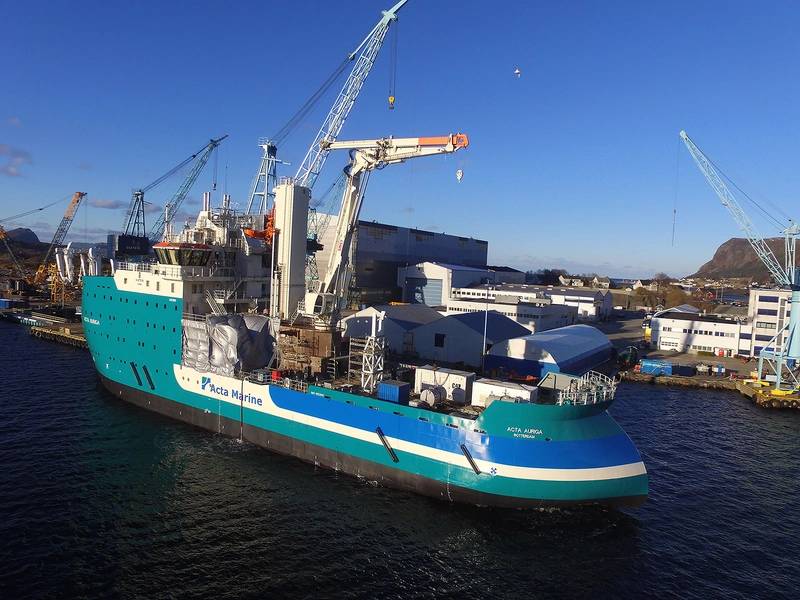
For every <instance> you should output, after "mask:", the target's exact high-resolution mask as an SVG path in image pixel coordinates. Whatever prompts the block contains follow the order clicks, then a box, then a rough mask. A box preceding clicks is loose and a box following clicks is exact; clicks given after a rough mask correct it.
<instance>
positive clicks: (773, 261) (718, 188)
mask: <svg viewBox="0 0 800 600" xmlns="http://www.w3.org/2000/svg"><path fill="white" fill-rule="evenodd" d="M680 136H681V139H682V140H683V143H684V144H686V148H688V150H689V153H690V154H691V155H692V158H693V159H694V162H695V163H697V166H698V168H699V169H700V171H701V172H702V173H703V175H705V177H706V179H707V180H708V183H709V184H711V187H712V188H714V191H715V192H716V193H717V196H719V199H720V201H721V202H722V205H723V206H724V207H725V208H727V209H728V212H730V213H731V216H732V217H733V219H734V221H736V223H737V224H738V225H739V228H740V229H741V230H742V231H743V232H744V235H745V237H747V241H748V242H750V245H751V246H752V247H753V250H754V251H755V253H756V256H758V258H759V259H760V260H761V262H763V263H764V265H766V267H767V269H768V270H769V272H770V273H771V274H772V276H773V277H774V278H775V281H776V283H778V285H783V286H787V287H790V286H792V285H793V283H794V281H793V272H794V268H793V265H787V268H784V267H782V266H781V263H780V261H779V260H778V259H777V258H776V257H775V254H774V253H773V252H772V250H771V249H770V247H769V246H768V245H767V243H766V242H765V241H764V238H763V237H761V236H760V235H759V234H758V232H757V231H756V228H755V226H754V225H753V222H752V221H751V220H750V217H748V216H747V213H745V212H744V210H743V209H742V207H741V205H740V204H739V201H738V200H736V197H735V196H734V195H733V193H732V192H731V191H730V190H729V189H728V186H726V185H725V182H724V181H723V180H722V177H720V176H719V173H717V170H716V169H715V168H714V165H713V164H712V163H711V161H710V160H709V159H708V157H707V156H706V155H705V154H703V152H702V150H700V148H698V147H697V146H696V145H695V143H694V142H693V141H692V140H691V138H690V137H689V136H688V135H687V134H686V132H685V131H681V132H680ZM790 267H791V268H790ZM788 271H791V273H788Z"/></svg>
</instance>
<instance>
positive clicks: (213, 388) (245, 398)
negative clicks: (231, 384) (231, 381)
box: [200, 377, 264, 406]
mask: <svg viewBox="0 0 800 600" xmlns="http://www.w3.org/2000/svg"><path fill="white" fill-rule="evenodd" d="M200 390H201V391H203V392H211V393H212V394H216V395H217V396H222V397H223V398H230V399H231V400H234V401H236V402H242V403H244V404H255V405H257V406H264V400H262V399H261V398H259V397H258V396H253V395H252V394H242V393H241V392H240V391H239V390H237V389H236V388H233V389H228V388H226V387H222V386H221V385H214V384H213V383H212V382H211V377H202V378H201V379H200Z"/></svg>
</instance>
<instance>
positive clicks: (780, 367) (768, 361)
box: [680, 131, 800, 392]
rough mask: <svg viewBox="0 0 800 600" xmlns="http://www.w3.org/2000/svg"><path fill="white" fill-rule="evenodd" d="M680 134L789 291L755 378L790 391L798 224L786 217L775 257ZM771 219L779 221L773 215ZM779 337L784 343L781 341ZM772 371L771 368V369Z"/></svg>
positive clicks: (797, 336)
mask: <svg viewBox="0 0 800 600" xmlns="http://www.w3.org/2000/svg"><path fill="white" fill-rule="evenodd" d="M680 137H681V139H682V140H683V143H684V144H686V147H687V148H688V149H689V153H690V154H691V155H692V158H693V159H694V162H695V163H696V164H697V166H698V168H699V169H700V171H701V172H702V173H703V175H705V177H706V179H707V180H708V183H709V184H710V185H711V187H712V188H714V191H715V192H716V193H717V196H719V199H720V201H721V202H722V205H723V206H724V207H725V208H727V209H728V212H729V213H730V214H731V216H732V217H733V219H734V221H736V223H737V224H738V225H739V228H740V229H741V230H742V232H743V233H744V235H745V237H746V238H747V241H748V242H750V245H751V246H752V247H753V250H754V251H755V253H756V255H757V256H758V258H759V259H760V260H761V262H763V263H764V265H766V267H767V269H768V270H769V272H770V274H771V275H772V277H773V279H774V280H775V283H777V284H778V285H779V286H780V287H782V288H784V289H790V290H791V291H792V297H791V305H790V308H789V318H788V319H787V320H785V324H784V326H783V328H782V329H780V330H779V331H778V333H777V334H776V335H775V337H773V338H772V339H771V340H770V341H769V342H767V345H766V346H764V348H762V350H761V351H760V352H759V354H758V379H759V381H764V380H765V379H766V377H767V376H771V375H774V376H775V387H774V389H775V390H779V391H784V392H785V391H792V390H796V389H798V387H800V382H798V378H797V375H796V374H795V370H794V369H795V367H796V365H797V361H798V359H800V331H798V328H800V277H798V275H800V273H798V272H797V270H796V268H795V245H796V242H797V236H798V235H800V227H798V225H797V224H796V223H794V222H793V221H792V220H791V219H789V222H788V224H786V225H785V226H784V225H783V224H781V226H782V227H783V229H782V231H781V233H782V234H783V237H784V242H785V249H786V260H785V263H784V265H781V263H780V261H779V260H778V259H777V258H776V257H775V254H774V253H773V252H772V250H771V249H770V247H769V246H768V245H767V243H766V241H764V238H763V237H762V236H761V235H759V234H758V232H757V231H756V228H755V226H754V225H753V222H752V221H751V220H750V217H748V216H747V213H746V212H745V211H744V209H743V208H742V206H741V204H739V201H738V200H737V199H736V197H735V196H734V195H733V193H732V192H731V191H730V189H729V188H728V186H727V185H725V182H724V180H723V179H722V177H721V176H720V174H719V173H718V168H716V167H715V165H714V163H713V162H712V161H711V159H709V158H708V157H707V156H706V155H705V154H703V152H702V151H701V150H700V148H698V147H697V146H696V145H695V143H694V142H693V141H692V140H691V138H690V137H689V136H688V135H687V134H686V132H685V131H681V132H680ZM770 218H771V219H772V220H774V221H776V222H778V223H781V222H780V221H779V220H778V219H776V218H775V217H770ZM781 338H782V340H783V343H781ZM770 371H771V372H770Z"/></svg>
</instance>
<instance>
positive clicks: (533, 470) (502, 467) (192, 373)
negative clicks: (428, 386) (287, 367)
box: [174, 365, 647, 481]
mask: <svg viewBox="0 0 800 600" xmlns="http://www.w3.org/2000/svg"><path fill="white" fill-rule="evenodd" d="M174 374H175V380H176V381H177V382H178V385H180V387H181V388H183V389H184V390H186V391H187V392H191V393H194V394H199V395H201V396H206V397H208V398H213V399H215V400H222V401H223V402H227V403H229V404H233V405H235V406H239V402H238V401H236V400H234V399H232V398H230V397H227V398H225V397H221V396H218V395H216V394H213V393H211V392H208V391H204V390H200V389H199V386H198V385H197V384H196V383H195V381H199V380H200V378H201V377H202V376H203V374H202V373H200V372H199V371H196V370H194V369H190V368H188V367H181V366H180V365H174ZM181 377H187V378H188V379H189V380H190V381H184V380H182V379H181ZM212 377H213V379H214V381H215V383H216V384H217V385H224V386H227V387H228V388H229V389H240V388H241V386H242V381H241V380H240V379H236V378H234V377H225V376H222V375H214V374H212ZM244 392H245V393H250V394H253V395H256V396H258V397H260V398H263V399H264V406H248V408H250V409H251V410H254V411H256V412H263V413H264V414H267V415H271V416H275V417H280V418H283V419H286V420H288V421H293V422H295V423H302V424H303V425H308V426H310V427H314V428H316V429H321V430H323V431H328V432H331V433H337V434H340V435H343V436H347V437H350V438H354V439H358V440H361V441H364V442H369V443H371V444H376V445H381V441H380V439H379V438H378V436H377V435H376V434H375V433H374V432H372V431H365V430H363V429H358V428H356V427H350V426H349V425H342V424H341V423H336V422H334V421H329V420H327V419H320V418H319V417H314V416H311V415H307V414H303V413H299V412H295V411H293V410H287V409H285V408H281V407H279V406H277V405H276V404H275V403H274V402H273V401H272V399H271V398H270V397H269V386H266V385H256V384H254V383H251V382H249V381H245V382H244ZM386 439H387V441H388V442H389V444H390V445H391V446H392V448H394V449H395V450H400V451H402V452H408V453H410V454H416V455H418V456H423V457H425V458H430V459H433V460H436V461H439V462H443V463H447V464H451V465H455V466H458V467H462V468H465V469H470V470H472V466H471V465H470V464H469V461H467V458H466V456H464V455H463V454H460V453H459V454H456V453H453V452H448V451H447V450H441V449H439V448H432V447H430V446H425V445H423V444H417V443H415V442H409V441H407V440H401V439H397V438H392V437H389V436H387V437H386ZM473 460H474V461H475V464H476V465H477V466H478V468H479V469H480V470H481V472H482V473H490V472H492V469H494V470H495V474H496V475H499V476H503V477H510V478H515V479H526V480H535V481H601V480H609V479H621V478H624V477H635V476H637V475H644V474H646V473H647V470H646V469H645V466H644V463H643V462H641V461H640V462H635V463H629V464H625V465H615V466H613V467H593V468H588V469H555V468H546V467H520V466H516V465H506V464H502V463H493V462H489V461H486V460H481V459H473Z"/></svg>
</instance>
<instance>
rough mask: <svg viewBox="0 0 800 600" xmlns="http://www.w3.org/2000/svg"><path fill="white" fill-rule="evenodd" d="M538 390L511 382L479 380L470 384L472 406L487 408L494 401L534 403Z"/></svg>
mask: <svg viewBox="0 0 800 600" xmlns="http://www.w3.org/2000/svg"><path fill="white" fill-rule="evenodd" d="M538 392H539V389H538V388H537V387H536V386H532V385H524V384H521V383H515V382H513V381H500V380H498V379H479V380H478V381H476V382H475V383H473V384H472V406H483V407H486V406H489V405H490V404H491V403H492V402H493V401H494V400H504V401H508V402H535V401H536V398H537V396H538Z"/></svg>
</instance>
